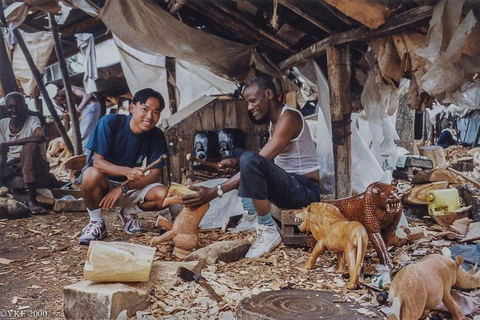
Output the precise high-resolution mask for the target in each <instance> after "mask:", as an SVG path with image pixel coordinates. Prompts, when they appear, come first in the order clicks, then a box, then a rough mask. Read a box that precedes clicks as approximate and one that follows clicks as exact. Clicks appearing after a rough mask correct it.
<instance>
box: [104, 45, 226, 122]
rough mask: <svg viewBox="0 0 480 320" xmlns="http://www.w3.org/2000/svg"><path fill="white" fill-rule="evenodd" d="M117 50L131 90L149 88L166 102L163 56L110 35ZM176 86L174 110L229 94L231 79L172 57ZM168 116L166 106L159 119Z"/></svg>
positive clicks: (133, 91) (165, 73)
mask: <svg viewBox="0 0 480 320" xmlns="http://www.w3.org/2000/svg"><path fill="white" fill-rule="evenodd" d="M114 39H115V43H116V45H117V48H118V50H119V52H120V57H121V59H120V60H121V64H122V69H123V70H124V74H125V79H126V80H127V84H128V87H129V89H130V91H131V92H132V93H135V92H136V91H138V90H140V89H143V88H152V89H154V90H156V91H158V92H160V94H161V95H162V96H163V97H164V99H165V103H166V104H168V89H167V79H166V76H167V72H166V69H165V56H161V55H151V54H146V53H143V52H140V51H138V50H136V49H134V48H131V47H130V46H128V45H126V44H125V43H123V42H122V41H121V40H119V39H118V38H117V37H114ZM176 62H177V63H176V87H177V90H178V95H177V99H178V100H177V104H178V110H180V109H182V108H184V107H185V106H187V105H189V104H190V103H192V102H193V101H195V100H197V99H198V98H199V97H201V96H204V95H215V94H225V93H233V91H234V90H235V88H236V85H235V82H233V81H229V80H227V79H224V78H221V77H219V76H216V75H215V74H213V73H212V72H210V71H208V70H206V69H205V68H202V67H199V66H196V65H194V64H191V63H188V62H186V61H182V60H179V59H177V60H176ZM168 116H170V110H168V107H167V108H165V110H164V111H163V112H162V118H167V117H168Z"/></svg>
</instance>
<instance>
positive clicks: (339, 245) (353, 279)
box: [296, 203, 368, 289]
mask: <svg viewBox="0 0 480 320" xmlns="http://www.w3.org/2000/svg"><path fill="white" fill-rule="evenodd" d="M296 217H297V218H298V219H300V220H303V222H302V224H301V225H300V226H299V229H300V231H302V232H308V231H311V232H312V234H313V237H314V238H315V240H317V244H316V245H315V247H314V248H313V251H312V254H311V255H310V258H309V259H308V261H307V264H306V265H305V268H306V269H312V268H313V265H314V264H315V261H316V260H317V258H318V256H319V255H320V254H321V253H322V252H323V251H324V250H325V249H328V250H330V251H332V252H334V253H335V254H336V255H337V262H338V267H337V270H336V272H337V273H343V271H344V266H345V261H346V262H347V265H348V272H349V273H350V280H349V282H348V285H347V288H349V289H355V288H356V287H358V285H359V283H360V281H359V277H360V271H361V269H362V265H363V258H364V257H365V250H367V245H368V235H367V231H366V230H365V227H364V226H363V225H362V224H361V223H360V222H357V221H348V220H347V218H345V217H344V216H343V215H342V214H341V213H340V210H338V208H336V207H335V206H333V205H331V204H325V203H312V204H311V205H309V206H308V207H307V208H306V209H304V210H303V211H301V212H299V213H297V215H296Z"/></svg>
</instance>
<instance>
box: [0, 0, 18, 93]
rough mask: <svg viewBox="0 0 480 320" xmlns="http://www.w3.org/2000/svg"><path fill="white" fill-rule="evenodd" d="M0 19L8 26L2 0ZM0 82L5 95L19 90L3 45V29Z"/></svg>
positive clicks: (0, 43) (0, 0) (0, 31)
mask: <svg viewBox="0 0 480 320" xmlns="http://www.w3.org/2000/svg"><path fill="white" fill-rule="evenodd" d="M0 21H1V23H2V26H3V27H5V28H6V27H8V25H7V21H6V20H5V15H4V12H3V1H2V0H0ZM0 34H1V37H0V82H1V83H2V89H3V93H4V94H5V95H7V94H8V93H10V92H13V91H17V92H18V91H19V89H18V85H17V80H16V79H15V74H14V73H13V68H12V64H11V62H10V59H9V58H8V53H7V48H6V47H5V40H4V37H3V31H2V30H0Z"/></svg>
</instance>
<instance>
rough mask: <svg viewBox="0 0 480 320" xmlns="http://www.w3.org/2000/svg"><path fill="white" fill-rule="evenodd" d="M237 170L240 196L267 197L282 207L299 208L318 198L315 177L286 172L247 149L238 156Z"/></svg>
mask: <svg viewBox="0 0 480 320" xmlns="http://www.w3.org/2000/svg"><path fill="white" fill-rule="evenodd" d="M240 172H241V175H240V187H239V188H238V195H239V196H240V197H244V198H252V199H258V200H266V199H268V200H269V201H271V202H273V203H274V204H275V205H276V206H277V207H279V208H285V209H299V208H302V207H305V206H308V205H309V204H310V203H312V202H318V201H320V192H319V189H318V182H317V181H315V180H312V179H309V178H308V177H306V176H304V175H299V174H295V173H287V172H286V171H285V170H283V169H282V168H280V167H279V166H277V165H275V164H274V163H273V161H270V160H268V159H266V158H264V157H262V156H261V155H259V154H258V153H255V152H251V151H247V152H245V153H244V154H243V155H242V156H241V157H240Z"/></svg>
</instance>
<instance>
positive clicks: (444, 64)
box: [415, 0, 480, 108]
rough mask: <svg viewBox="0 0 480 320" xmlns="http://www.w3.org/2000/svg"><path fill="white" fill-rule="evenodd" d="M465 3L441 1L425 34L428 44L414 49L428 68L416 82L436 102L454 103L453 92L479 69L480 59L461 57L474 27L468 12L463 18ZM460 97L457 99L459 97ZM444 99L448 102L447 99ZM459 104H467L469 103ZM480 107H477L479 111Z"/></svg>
mask: <svg viewBox="0 0 480 320" xmlns="http://www.w3.org/2000/svg"><path fill="white" fill-rule="evenodd" d="M464 2H465V0H455V1H453V0H442V1H440V2H439V3H438V4H437V6H436V7H435V9H434V11H433V15H432V19H431V21H430V28H429V31H428V45H427V46H426V47H425V48H416V50H415V51H416V53H417V54H418V55H419V56H421V57H423V58H425V59H426V60H428V61H429V62H430V63H431V66H430V67H429V68H428V69H427V72H426V73H425V74H424V75H423V76H422V77H421V78H420V79H419V82H420V86H421V88H422V89H423V90H424V91H426V92H427V93H428V94H430V95H431V96H435V97H436V98H437V100H445V102H455V98H453V99H452V98H451V97H452V96H454V97H458V98H460V96H461V93H460V94H456V93H455V91H457V90H459V89H460V90H461V91H463V90H462V89H461V88H460V87H461V86H462V84H464V83H465V82H466V81H468V80H469V79H472V78H471V75H472V74H473V73H475V70H476V69H477V68H479V67H480V60H479V59H478V57H477V58H471V57H467V56H464V55H462V51H463V50H464V47H465V45H466V44H467V41H468V36H469V35H470V33H471V32H472V31H473V28H474V27H475V25H476V24H477V21H476V18H475V15H474V14H473V12H472V11H470V12H469V13H468V14H467V15H466V16H465V17H464V18H463V20H462V19H461V18H462V8H463V4H464ZM459 95H460V96H459ZM446 98H447V99H446ZM462 103H467V104H470V105H471V103H470V102H468V101H462ZM478 107H479V105H478V104H477V105H476V108H478Z"/></svg>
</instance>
